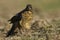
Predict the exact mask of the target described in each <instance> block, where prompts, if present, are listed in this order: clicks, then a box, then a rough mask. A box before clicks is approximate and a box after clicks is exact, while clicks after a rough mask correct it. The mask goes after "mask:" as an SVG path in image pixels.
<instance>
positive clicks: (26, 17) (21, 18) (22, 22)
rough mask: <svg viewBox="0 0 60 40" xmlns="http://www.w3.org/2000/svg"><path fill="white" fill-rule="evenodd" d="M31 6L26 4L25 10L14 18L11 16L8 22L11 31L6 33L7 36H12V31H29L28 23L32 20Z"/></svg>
mask: <svg viewBox="0 0 60 40" xmlns="http://www.w3.org/2000/svg"><path fill="white" fill-rule="evenodd" d="M32 14H33V12H32V5H31V4H27V6H26V8H25V9H23V10H22V11H20V12H18V13H17V14H16V15H15V16H13V17H12V18H11V19H9V20H8V21H10V24H12V27H11V29H10V30H9V31H8V32H7V36H6V37H9V36H10V35H13V34H14V31H15V30H16V29H17V28H18V29H19V30H21V28H26V29H30V22H31V20H32Z"/></svg>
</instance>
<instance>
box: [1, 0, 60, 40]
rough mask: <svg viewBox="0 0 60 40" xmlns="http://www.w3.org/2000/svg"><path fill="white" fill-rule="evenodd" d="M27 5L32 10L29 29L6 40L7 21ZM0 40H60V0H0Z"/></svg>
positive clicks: (8, 26)
mask: <svg viewBox="0 0 60 40" xmlns="http://www.w3.org/2000/svg"><path fill="white" fill-rule="evenodd" d="M29 3H31V4H32V6H33V9H34V19H33V21H32V23H33V22H34V23H33V24H32V25H31V26H32V27H31V29H30V30H29V31H25V32H23V34H20V33H17V34H16V35H14V36H11V37H8V38H6V37H5V36H6V33H7V31H8V30H9V29H10V28H11V24H9V22H8V20H9V19H10V18H11V17H12V16H13V15H15V14H16V13H18V12H19V11H21V10H22V9H24V7H25V6H26V4H29ZM35 21H36V22H35ZM0 40H60V0H0Z"/></svg>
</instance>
